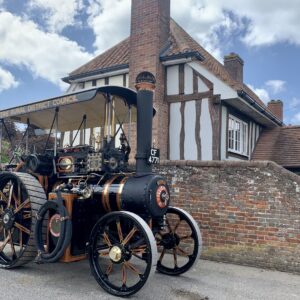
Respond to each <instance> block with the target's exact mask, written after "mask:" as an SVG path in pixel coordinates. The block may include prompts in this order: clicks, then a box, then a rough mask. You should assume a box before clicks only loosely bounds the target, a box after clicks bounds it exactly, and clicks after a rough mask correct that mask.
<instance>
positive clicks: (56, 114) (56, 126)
mask: <svg viewBox="0 0 300 300" xmlns="http://www.w3.org/2000/svg"><path fill="white" fill-rule="evenodd" d="M58 111H59V109H58V108H56V110H55V138H54V157H55V156H56V154H57V134H58Z"/></svg>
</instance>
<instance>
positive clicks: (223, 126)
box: [221, 106, 227, 160]
mask: <svg viewBox="0 0 300 300" xmlns="http://www.w3.org/2000/svg"><path fill="white" fill-rule="evenodd" d="M226 130H227V107H226V106H222V120H221V160H224V159H226V152H227V149H226V145H227V141H226V138H227V132H226Z"/></svg>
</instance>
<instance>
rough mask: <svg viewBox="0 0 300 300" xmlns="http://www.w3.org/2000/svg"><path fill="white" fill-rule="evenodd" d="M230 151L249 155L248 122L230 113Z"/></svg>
mask: <svg viewBox="0 0 300 300" xmlns="http://www.w3.org/2000/svg"><path fill="white" fill-rule="evenodd" d="M228 151H230V152H234V153H237V154H241V155H248V124H247V123H245V122H243V121H242V120H240V119H238V118H236V117H234V116H232V115H229V120H228Z"/></svg>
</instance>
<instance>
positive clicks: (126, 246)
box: [89, 212, 157, 296]
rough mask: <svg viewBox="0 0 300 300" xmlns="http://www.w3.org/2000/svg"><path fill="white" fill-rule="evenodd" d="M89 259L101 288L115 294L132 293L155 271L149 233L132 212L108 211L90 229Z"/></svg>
mask: <svg viewBox="0 0 300 300" xmlns="http://www.w3.org/2000/svg"><path fill="white" fill-rule="evenodd" d="M89 261H90V267H91V270H92V274H93V275H94V277H95V279H96V280H97V282H98V283H99V285H100V286H101V287H102V288H103V289H104V290H106V291H107V292H108V293H110V294H113V295H116V296H129V295H132V294H134V293H136V292H137V291H139V290H140V289H141V288H142V287H143V286H144V285H145V283H146V281H147V280H148V278H149V277H150V276H151V275H152V274H153V272H154V271H155V264H156V261H157V247H156V242H155V239H154V236H153V233H152V231H151V230H150V228H149V226H148V225H147V224H146V222H145V221H144V220H143V219H142V218H140V217H139V216H137V215H136V214H133V213H129V212H113V213H109V214H107V215H105V216H104V217H102V218H101V219H100V220H99V221H98V223H97V224H96V225H95V227H94V228H93V231H92V234H91V238H90V243H89Z"/></svg>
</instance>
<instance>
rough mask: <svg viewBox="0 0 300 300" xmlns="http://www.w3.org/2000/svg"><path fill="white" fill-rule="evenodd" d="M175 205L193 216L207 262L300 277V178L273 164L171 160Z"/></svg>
mask: <svg viewBox="0 0 300 300" xmlns="http://www.w3.org/2000/svg"><path fill="white" fill-rule="evenodd" d="M158 171H159V172H160V173H161V174H163V175H165V176H166V177H167V178H168V180H169V183H170V185H171V191H172V205H173V206H180V207H182V208H183V209H186V210H187V211H189V212H191V214H192V215H193V216H194V217H195V219H196V220H197V221H198V222H199V224H200V227H201V231H202V235H203V246H204V248H203V255H202V258H205V259H211V260H217V261H223V262H232V263H237V264H244V265H250V266H259V267H264V268H274V269H278V270H282V271H292V272H299V273H300V177H299V176H297V175H295V174H293V173H290V172H289V171H286V170H285V169H283V168H281V167H280V166H278V165H276V164H275V163H272V162H221V161H218V162H217V161H211V162H201V161H198V162H195V161H166V162H163V163H162V165H161V166H160V167H159V170H158Z"/></svg>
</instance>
